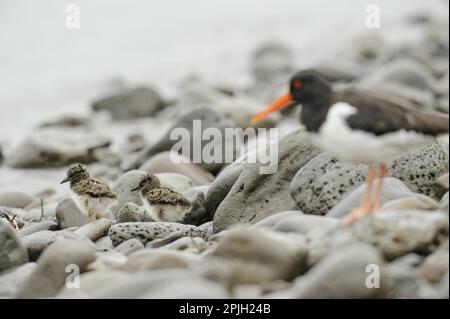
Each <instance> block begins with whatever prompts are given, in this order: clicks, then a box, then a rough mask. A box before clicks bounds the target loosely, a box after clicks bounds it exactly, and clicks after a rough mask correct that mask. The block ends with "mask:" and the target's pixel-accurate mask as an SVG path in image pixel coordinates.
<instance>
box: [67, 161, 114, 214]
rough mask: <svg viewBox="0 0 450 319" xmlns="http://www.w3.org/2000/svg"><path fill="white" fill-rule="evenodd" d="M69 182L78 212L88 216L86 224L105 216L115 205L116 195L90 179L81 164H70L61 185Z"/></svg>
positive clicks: (103, 185) (99, 181)
mask: <svg viewBox="0 0 450 319" xmlns="http://www.w3.org/2000/svg"><path fill="white" fill-rule="evenodd" d="M67 182H70V190H71V192H70V193H71V196H72V199H73V200H74V202H75V203H76V205H77V206H78V208H79V209H80V211H81V212H82V213H83V214H85V215H87V216H88V223H90V222H91V221H93V220H95V219H99V218H101V217H102V216H104V215H106V214H107V213H108V211H109V208H110V207H111V206H113V205H115V204H116V202H117V195H116V194H115V193H114V192H112V191H111V189H110V188H109V186H108V185H107V184H106V183H105V182H103V181H101V180H98V179H94V178H91V177H90V175H89V172H88V170H87V169H86V167H85V166H83V165H81V164H78V163H76V164H72V165H70V167H69V169H68V170H67V177H66V178H65V179H63V180H62V181H61V184H63V183H67Z"/></svg>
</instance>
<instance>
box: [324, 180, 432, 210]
mask: <svg viewBox="0 0 450 319" xmlns="http://www.w3.org/2000/svg"><path fill="white" fill-rule="evenodd" d="M377 182H378V180H375V183H377ZM375 185H376V184H375ZM365 191H366V185H365V184H363V185H360V186H358V187H357V188H355V189H354V190H352V191H350V192H348V194H346V195H345V197H344V198H343V199H342V200H341V201H340V202H339V203H337V205H335V206H334V207H333V208H332V209H331V210H330V211H329V212H328V214H327V216H328V217H336V218H342V217H344V216H346V215H347V214H349V213H351V212H352V210H353V209H355V208H356V207H358V206H359V205H360V203H361V199H362V197H363V195H364V192H365ZM405 198H407V199H410V200H409V203H408V204H407V205H411V206H413V203H414V202H415V201H417V202H428V200H431V199H430V198H429V197H427V196H425V195H421V194H416V193H413V192H412V191H411V190H410V189H409V188H408V187H406V185H405V184H404V183H403V182H402V181H400V180H398V179H396V178H392V177H387V178H385V180H384V183H383V188H382V191H381V198H380V199H381V204H382V205H383V204H385V203H389V202H390V203H391V205H393V203H392V201H396V200H399V199H405ZM411 198H414V199H415V198H417V199H415V200H413V201H412V200H411ZM403 204H406V203H405V202H403ZM394 205H396V206H399V205H398V202H397V204H394ZM417 206H419V205H417ZM417 206H416V207H414V206H413V208H415V209H418V208H419V207H417ZM405 208H406V207H405Z"/></svg>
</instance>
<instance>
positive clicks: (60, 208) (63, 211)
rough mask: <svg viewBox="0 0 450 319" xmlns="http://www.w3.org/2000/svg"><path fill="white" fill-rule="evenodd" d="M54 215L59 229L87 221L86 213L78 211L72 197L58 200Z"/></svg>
mask: <svg viewBox="0 0 450 319" xmlns="http://www.w3.org/2000/svg"><path fill="white" fill-rule="evenodd" d="M55 215H56V221H57V222H58V225H59V227H60V228H61V229H66V228H70V227H79V226H83V225H85V224H86V223H87V221H88V217H87V215H85V214H83V213H82V212H81V211H80V209H79V208H78V207H77V205H76V204H75V202H74V201H73V199H72V198H66V199H63V200H62V201H61V202H59V203H58V205H57V206H56V211H55Z"/></svg>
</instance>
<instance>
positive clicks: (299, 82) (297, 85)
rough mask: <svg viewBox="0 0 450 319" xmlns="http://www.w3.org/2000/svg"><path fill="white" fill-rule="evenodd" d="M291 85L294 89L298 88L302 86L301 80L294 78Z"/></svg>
mask: <svg viewBox="0 0 450 319" xmlns="http://www.w3.org/2000/svg"><path fill="white" fill-rule="evenodd" d="M292 87H293V88H294V90H300V89H301V88H302V82H301V81H299V80H295V81H294V83H292Z"/></svg>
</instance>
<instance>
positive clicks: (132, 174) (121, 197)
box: [111, 170, 145, 216]
mask: <svg viewBox="0 0 450 319" xmlns="http://www.w3.org/2000/svg"><path fill="white" fill-rule="evenodd" d="M144 176H145V172H142V171H137V170H132V171H129V172H126V173H125V174H123V175H122V176H120V177H119V179H118V180H117V181H116V182H115V183H114V185H113V186H112V190H113V192H115V193H116V194H117V205H115V206H114V207H112V208H111V211H112V212H113V213H114V215H116V216H117V214H118V213H119V210H120V208H122V206H123V205H124V204H125V203H135V204H136V205H138V206H142V205H143V204H142V199H141V195H140V194H139V192H136V191H133V192H132V191H131V190H132V189H133V188H135V187H137V186H138V185H139V181H140V180H141V178H142V177H144Z"/></svg>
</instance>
